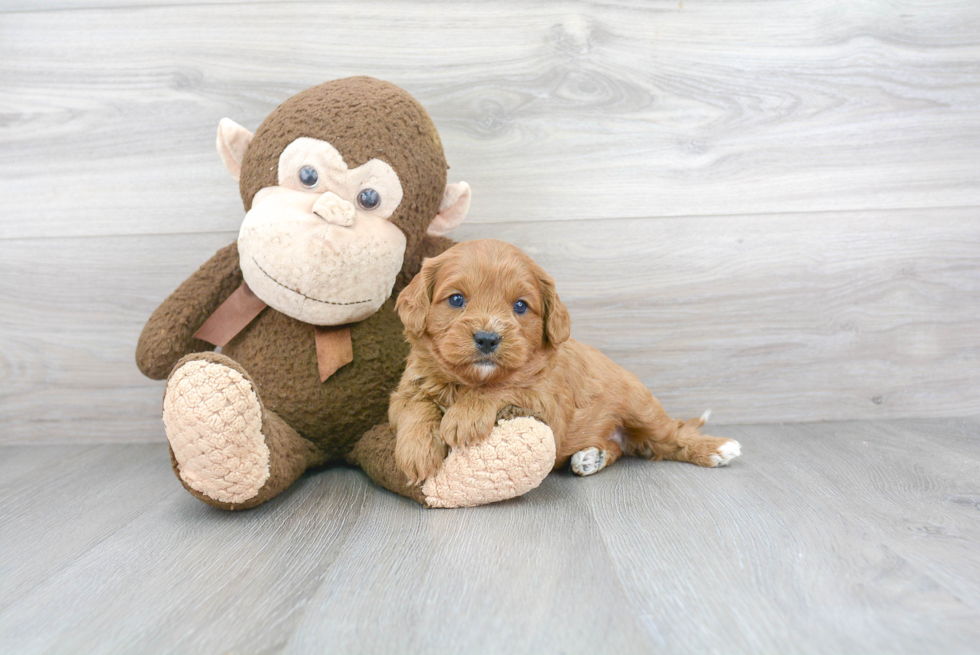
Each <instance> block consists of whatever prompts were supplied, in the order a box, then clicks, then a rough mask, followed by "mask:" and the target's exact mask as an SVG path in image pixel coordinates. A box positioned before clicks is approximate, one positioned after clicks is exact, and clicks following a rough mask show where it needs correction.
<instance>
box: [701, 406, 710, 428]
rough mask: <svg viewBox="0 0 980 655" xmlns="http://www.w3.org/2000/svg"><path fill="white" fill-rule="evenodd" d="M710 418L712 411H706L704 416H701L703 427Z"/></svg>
mask: <svg viewBox="0 0 980 655" xmlns="http://www.w3.org/2000/svg"><path fill="white" fill-rule="evenodd" d="M709 418H711V410H710V409H709V410H708V411H706V412H705V413H704V414H702V415H701V425H704V424H705V423H707V422H708V419H709Z"/></svg>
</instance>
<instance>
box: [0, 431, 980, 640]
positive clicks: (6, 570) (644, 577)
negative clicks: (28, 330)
mask: <svg viewBox="0 0 980 655" xmlns="http://www.w3.org/2000/svg"><path fill="white" fill-rule="evenodd" d="M719 433H720V434H722V435H724V436H728V437H733V438H737V439H739V440H740V441H741V442H742V445H743V448H744V454H743V456H742V457H741V458H739V459H737V460H735V461H734V462H733V463H732V465H731V466H729V467H728V468H723V469H713V470H710V469H702V468H698V467H695V466H691V465H689V464H679V463H674V462H645V461H638V460H633V459H624V460H620V461H619V462H617V463H616V464H615V465H614V466H613V467H611V468H610V469H607V470H605V471H603V472H601V473H600V474H598V475H596V476H593V477H590V478H584V479H583V478H576V477H574V476H572V475H570V474H567V473H559V474H553V475H551V476H549V477H548V478H547V479H546V480H545V481H544V482H543V484H542V485H541V487H539V488H538V489H536V490H534V491H532V492H531V493H529V494H527V495H526V496H524V497H522V498H520V499H517V500H515V501H511V502H506V503H500V504H496V505H492V506H488V507H481V508H475V509H464V510H424V509H422V508H421V507H419V506H418V505H416V504H414V503H412V502H411V501H408V500H406V499H403V498H400V497H397V496H394V495H393V494H390V493H388V492H385V491H383V490H381V489H379V488H377V487H375V486H373V485H372V484H371V483H370V482H369V481H368V480H367V478H366V477H365V476H364V475H363V474H362V473H360V472H359V471H355V470H349V469H331V470H326V471H323V472H319V473H314V474H310V475H307V476H305V477H304V478H302V479H301V480H300V481H299V482H298V483H297V485H296V486H295V487H294V488H293V489H292V490H291V491H290V492H288V493H286V494H285V495H283V496H282V497H280V498H278V499H276V500H273V501H272V502H270V503H268V504H266V505H263V506H261V507H260V508H257V509H255V510H249V511H246V512H223V511H220V510H215V509H213V508H211V507H208V506H206V505H204V504H203V503H200V502H199V501H197V500H196V499H194V498H192V497H191V496H190V495H189V494H187V493H185V492H184V491H183V489H181V487H180V486H179V484H178V483H177V481H176V480H175V479H174V477H173V475H172V474H171V472H170V470H169V465H168V462H167V456H166V447H165V446H164V445H163V444H131V445H119V444H103V445H98V446H93V447H83V448H78V447H75V446H63V445H55V446H18V447H9V446H7V447H0V473H2V474H3V475H4V476H6V475H10V476H12V477H13V478H16V479H17V480H18V482H17V484H16V485H5V484H4V483H3V482H0V493H2V497H0V510H2V511H0V547H2V548H3V550H2V552H3V553H4V558H3V560H2V562H0V643H2V644H3V646H4V649H5V651H10V652H16V653H18V654H23V655H30V654H34V653H82V652H84V653H90V652H100V653H131V652H154V653H231V652H234V653H246V652H247V653H253V652H254V653H309V652H311V651H314V652H323V651H327V652H344V653H378V652H399V653H461V652H465V653H540V652H563V653H595V652H616V653H624V654H632V653H650V652H657V653H668V654H669V653H705V652H717V653H800V654H810V653H814V654H816V653H821V654H822V653H838V652H841V653H845V652H846V653H865V652H867V653H880V652H887V653H934V652H935V653H969V652H973V651H974V650H975V649H976V648H975V646H976V643H977V640H978V639H980V522H978V520H977V506H978V505H980V495H978V493H977V488H976V480H977V479H978V475H980V440H978V436H977V435H978V433H980V422H978V421H977V420H976V419H968V420H948V419H947V420H903V421H874V422H824V423H810V424H798V425H791V426H780V425H769V426H759V425H756V426H749V425H745V426H728V427H724V428H720V429H719ZM45 462H48V463H50V464H49V465H48V466H42V465H39V464H42V463H45ZM73 464H74V465H73ZM4 480H6V477H5V478H4ZM52 617H56V620H53V618H52Z"/></svg>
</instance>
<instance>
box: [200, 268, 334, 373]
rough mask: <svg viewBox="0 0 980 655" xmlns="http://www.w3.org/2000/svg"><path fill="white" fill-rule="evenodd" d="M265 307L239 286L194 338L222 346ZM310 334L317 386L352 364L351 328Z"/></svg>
mask: <svg viewBox="0 0 980 655" xmlns="http://www.w3.org/2000/svg"><path fill="white" fill-rule="evenodd" d="M267 306H268V305H266V304H265V303H264V302H262V301H261V300H260V299H259V297H258V296H256V295H255V293H254V292H253V291H252V290H251V289H249V288H248V285H247V284H245V283H244V282H242V285H241V286H240V287H238V288H237V289H235V291H234V293H232V294H231V295H230V296H228V299H227V300H225V301H224V302H223V303H221V305H220V306H219V307H218V308H217V309H216V310H214V313H213V314H211V316H209V317H208V320H206V321H204V325H202V326H201V328H200V329H199V330H198V331H197V332H195V333H194V338H196V339H201V340H202V341H207V342H208V343H210V344H214V345H215V346H224V345H225V344H227V343H228V342H229V341H231V340H232V339H233V338H234V337H235V335H236V334H238V333H239V332H241V331H242V330H244V329H245V326H246V325H248V324H249V323H251V322H252V321H254V320H255V317H256V316H258V315H259V314H260V313H261V312H262V310H263V309H265V308H266V307H267ZM313 331H314V340H315V342H316V363H317V368H318V369H319V372H320V382H326V380H327V378H329V377H330V376H331V375H333V374H334V373H336V372H337V369H339V368H340V367H341V366H344V365H345V364H350V363H351V362H352V361H354V345H353V343H352V342H351V337H350V326H349V325H340V326H332V325H328V326H320V325H314V326H313Z"/></svg>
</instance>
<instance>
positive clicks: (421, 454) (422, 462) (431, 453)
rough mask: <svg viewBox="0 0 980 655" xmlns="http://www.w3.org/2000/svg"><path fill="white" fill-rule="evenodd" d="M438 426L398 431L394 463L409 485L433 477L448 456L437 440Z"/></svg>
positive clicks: (441, 443)
mask: <svg viewBox="0 0 980 655" xmlns="http://www.w3.org/2000/svg"><path fill="white" fill-rule="evenodd" d="M438 430H439V424H438V423H434V424H431V425H425V426H415V427H414V428H413V429H410V430H405V431H401V430H400V431H399V432H398V436H397V438H396V440H395V463H396V464H397V465H398V468H399V469H401V471H402V473H404V474H405V476H406V477H407V478H408V481H409V483H411V484H421V483H422V482H425V480H426V479H427V478H429V477H430V476H431V475H433V474H434V473H435V472H436V471H437V470H439V466H440V465H441V464H442V461H443V460H444V459H446V455H447V454H448V452H447V448H446V444H445V443H444V442H443V441H442V440H441V439H440V438H439V434H438Z"/></svg>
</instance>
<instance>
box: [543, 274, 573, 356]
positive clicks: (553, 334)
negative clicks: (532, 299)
mask: <svg viewBox="0 0 980 655" xmlns="http://www.w3.org/2000/svg"><path fill="white" fill-rule="evenodd" d="M538 280H539V281H540V282H541V299H542V302H544V308H543V311H542V313H541V316H542V318H543V319H544V336H545V342H546V343H547V344H548V345H550V346H557V345H559V344H562V343H564V342H565V341H567V340H568V337H569V336H571V331H572V317H571V316H570V315H569V313H568V308H567V307H565V303H563V302H562V301H561V299H560V298H558V292H557V291H556V290H555V280H554V278H552V277H551V276H550V275H548V274H547V273H545V272H544V269H540V268H539V270H538Z"/></svg>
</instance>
